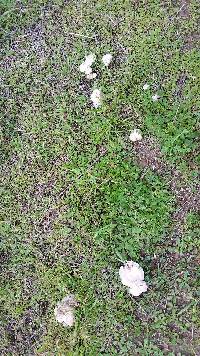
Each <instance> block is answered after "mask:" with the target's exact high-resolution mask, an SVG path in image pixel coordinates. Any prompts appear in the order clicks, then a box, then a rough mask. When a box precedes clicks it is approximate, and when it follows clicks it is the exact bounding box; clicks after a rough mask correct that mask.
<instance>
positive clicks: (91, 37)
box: [68, 32, 96, 39]
mask: <svg viewBox="0 0 200 356" xmlns="http://www.w3.org/2000/svg"><path fill="white" fill-rule="evenodd" d="M68 35H72V36H75V37H83V38H90V39H94V38H95V37H96V35H93V36H85V35H81V34H80V33H74V32H68Z"/></svg>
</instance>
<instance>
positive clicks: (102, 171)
mask: <svg viewBox="0 0 200 356" xmlns="http://www.w3.org/2000/svg"><path fill="white" fill-rule="evenodd" d="M0 4H1V13H2V19H1V24H2V44H3V46H2V48H3V60H2V66H1V68H2V69H1V70H2V97H1V101H2V105H1V106H2V109H3V110H2V119H1V127H2V130H1V149H2V154H1V159H2V165H1V167H2V170H1V181H2V191H1V194H2V199H1V201H2V207H3V209H2V219H1V236H2V238H1V242H0V248H1V255H0V256H1V257H0V258H1V278H2V282H1V288H0V297H1V304H2V324H1V334H2V335H3V337H2V338H1V341H0V349H1V354H3V355H15V354H16V355H22V354H23V355H30V354H31V355H32V354H39V355H44V354H45V355H55V354H56V355H117V354H120V355H133V354H134V355H164V354H169V355H174V354H183V355H184V354H189V355H196V354H198V350H199V348H198V347H199V346H198V336H199V330H198V312H197V303H198V293H197V290H198V285H197V284H198V282H197V278H196V276H197V269H198V268H197V267H198V249H199V242H198V238H197V237H198V235H199V229H198V216H197V214H195V213H193V212H190V213H189V214H188V216H187V221H186V223H185V228H184V233H183V234H182V235H179V236H177V237H176V238H174V223H173V219H172V215H173V213H174V211H175V210H176V201H175V197H174V196H173V194H172V192H170V190H169V189H168V185H167V183H166V180H165V179H164V178H161V177H159V176H158V175H157V174H156V173H155V172H153V171H151V170H150V169H148V170H147V172H146V174H145V176H144V179H141V176H142V175H143V173H144V170H143V169H142V168H141V167H139V166H138V165H137V164H136V162H135V158H134V154H133V150H132V144H131V143H130V142H129V140H128V136H129V133H130V131H131V130H132V129H133V128H135V127H136V128H140V129H141V130H142V132H143V136H144V137H146V136H153V137H155V138H156V139H157V140H158V141H159V143H160V145H161V149H162V152H163V154H164V155H165V159H166V160H167V161H168V162H170V163H171V164H172V165H174V166H176V168H177V169H179V170H180V171H181V172H182V173H183V175H184V177H185V179H186V180H187V181H188V184H190V183H191V184H192V183H193V182H194V181H195V180H196V177H197V171H198V155H195V154H194V152H196V150H197V149H198V142H197V138H198V134H197V132H198V128H199V123H198V118H199V112H198V100H197V98H198V84H197V83H198V80H197V78H198V75H199V72H198V62H199V53H198V51H197V50H196V44H195V42H192V47H191V44H190V48H189V49H188V46H189V45H188V38H189V36H190V34H193V35H194V34H195V33H197V20H198V16H197V13H198V12H197V6H198V4H197V2H196V1H192V2H191V3H190V5H185V7H187V8H186V10H187V11H188V12H189V14H188V12H186V13H182V12H181V11H182V10H181V11H180V8H181V4H180V3H178V2H177V4H176V5H173V4H171V3H169V2H163V3H162V4H161V2H160V1H151V2H145V1H141V2H138V3H134V2H131V1H118V2H116V1H110V2H107V1H97V2H95V3H91V2H87V1H84V2H83V1H81V2H76V1H69V2H64V1H54V2H53V4H51V5H50V4H48V5H45V6H44V4H43V2H42V1H40V0H35V1H33V2H28V1H21V2H20V3H19V2H15V1H10V2H7V1H1V2H0ZM194 37H195V36H194ZM90 52H95V53H96V54H97V57H98V61H97V63H96V70H97V71H98V73H99V77H98V79H97V81H96V82H95V83H97V86H98V87H100V88H101V89H102V91H103V93H104V100H103V105H102V107H101V108H100V109H98V110H95V109H93V108H92V107H91V105H90V102H89V95H90V93H91V90H92V88H93V87H94V82H87V81H86V80H85V79H84V78H83V76H82V74H81V73H80V72H79V71H78V66H79V64H80V63H81V60H82V59H83V58H84V55H85V54H88V53H90ZM107 52H111V53H113V56H114V61H113V64H112V65H111V68H110V69H109V70H105V69H104V68H103V67H102V64H101V61H100V59H101V56H102V55H103V54H105V53H107ZM183 75H185V76H186V78H185V80H182V82H183V83H182V82H181V79H180V78H181V77H183ZM146 82H148V83H150V84H151V89H150V90H149V91H146V92H144V91H143V90H142V87H143V85H144V83H146ZM155 92H158V94H159V95H160V97H161V99H160V100H159V101H158V102H156V103H153V102H152V100H151V95H153V94H154V93H155ZM127 259H128V260H129V259H132V260H135V261H138V262H139V263H140V264H141V265H142V267H143V268H144V270H145V280H146V281H147V283H148V285H149V291H148V293H145V294H144V295H142V296H141V297H139V298H131V297H130V296H129V295H128V294H127V291H126V289H125V288H124V287H123V286H122V285H121V283H120V281H119V277H118V269H119V267H120V266H121V264H122V262H123V261H124V260H127ZM68 293H74V294H75V296H76V298H77V300H78V301H79V307H78V308H77V311H76V324H75V327H74V328H72V329H70V330H68V329H66V328H63V327H62V326H60V325H59V324H57V323H56V321H55V319H54V315H53V310H54V307H55V305H56V303H57V302H58V301H59V300H61V299H62V298H63V297H64V296H65V295H66V294H68Z"/></svg>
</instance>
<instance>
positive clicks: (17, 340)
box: [0, 301, 48, 356]
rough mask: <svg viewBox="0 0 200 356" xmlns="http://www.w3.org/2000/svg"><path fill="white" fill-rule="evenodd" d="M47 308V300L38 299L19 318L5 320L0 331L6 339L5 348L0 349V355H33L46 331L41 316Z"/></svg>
mask: <svg viewBox="0 0 200 356" xmlns="http://www.w3.org/2000/svg"><path fill="white" fill-rule="evenodd" d="M47 308H48V302H47V301H40V302H38V303H37V304H36V305H35V306H34V307H31V308H29V309H28V310H26V312H25V313H24V315H23V316H22V317H21V319H20V320H15V319H9V320H6V327H5V329H4V330H1V332H2V335H3V336H4V337H5V338H6V339H7V348H3V349H0V353H1V355H5V356H6V355H11V354H12V355H27V356H28V355H29V356H30V355H35V346H36V345H37V343H38V342H39V340H40V338H41V337H42V335H43V334H44V333H45V331H46V330H45V327H44V325H43V323H42V320H41V318H42V316H44V315H45V314H46V312H47Z"/></svg>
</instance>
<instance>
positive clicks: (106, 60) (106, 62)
mask: <svg viewBox="0 0 200 356" xmlns="http://www.w3.org/2000/svg"><path fill="white" fill-rule="evenodd" d="M102 61H103V64H104V65H105V66H106V67H108V66H109V64H110V62H111V61H112V54H110V53H107V54H104V56H103V57H102Z"/></svg>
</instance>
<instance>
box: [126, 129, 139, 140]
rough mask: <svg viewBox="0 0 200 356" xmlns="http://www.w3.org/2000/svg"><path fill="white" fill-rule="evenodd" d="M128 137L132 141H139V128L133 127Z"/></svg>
mask: <svg viewBox="0 0 200 356" xmlns="http://www.w3.org/2000/svg"><path fill="white" fill-rule="evenodd" d="M129 139H130V140H131V141H132V142H136V141H140V140H142V135H141V132H140V130H138V129H134V130H133V131H132V132H131V134H130V136H129Z"/></svg>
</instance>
